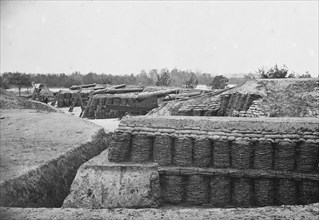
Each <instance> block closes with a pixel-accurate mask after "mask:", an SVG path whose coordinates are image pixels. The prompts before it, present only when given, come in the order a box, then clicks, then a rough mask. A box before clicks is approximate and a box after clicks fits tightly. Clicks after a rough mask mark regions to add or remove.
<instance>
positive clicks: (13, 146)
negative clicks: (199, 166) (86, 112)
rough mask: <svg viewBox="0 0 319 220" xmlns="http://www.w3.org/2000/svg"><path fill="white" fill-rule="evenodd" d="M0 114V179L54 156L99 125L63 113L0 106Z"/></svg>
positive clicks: (91, 134)
mask: <svg viewBox="0 0 319 220" xmlns="http://www.w3.org/2000/svg"><path fill="white" fill-rule="evenodd" d="M0 114H1V126H0V130H1V160H0V174H1V181H4V180H7V179H9V178H13V177H16V176H19V175H21V174H23V173H25V172H27V171H29V170H31V169H32V168H34V167H35V166H39V165H41V164H44V163H45V162H46V161H49V160H52V159H54V158H56V157H57V156H58V155H59V154H61V153H62V152H66V151H69V150H71V149H73V148H74V147H75V146H78V145H80V144H81V143H83V142H85V141H87V140H88V139H90V138H91V137H92V136H93V135H94V134H95V133H96V132H97V131H98V130H100V129H101V127H100V126H97V125H95V124H93V123H91V122H89V121H87V120H81V119H78V118H75V117H73V116H70V115H67V114H63V113H52V112H50V113H48V112H45V111H37V110H33V109H10V110H1V111H0Z"/></svg>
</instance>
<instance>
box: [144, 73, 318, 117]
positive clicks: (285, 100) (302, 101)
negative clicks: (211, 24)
mask: <svg viewBox="0 0 319 220" xmlns="http://www.w3.org/2000/svg"><path fill="white" fill-rule="evenodd" d="M247 104H248V105H247ZM318 106H319V80H318V79H317V78H310V79H263V80H252V81H248V82H246V83H245V84H243V85H241V86H239V87H235V88H233V89H231V90H228V91H226V92H224V93H222V94H220V95H217V96H213V95H209V94H206V95H203V96H201V97H196V98H192V99H189V100H187V101H171V102H168V103H165V104H164V105H162V106H160V107H159V108H157V109H154V110H153V111H151V112H150V113H149V115H154V116H165V115H196V116H200V115H205V116H244V117H259V116H266V117H319V108H318ZM250 107H252V108H251V109H250ZM184 113H185V114H184ZM251 113H254V114H251ZM255 113H256V114H255Z"/></svg>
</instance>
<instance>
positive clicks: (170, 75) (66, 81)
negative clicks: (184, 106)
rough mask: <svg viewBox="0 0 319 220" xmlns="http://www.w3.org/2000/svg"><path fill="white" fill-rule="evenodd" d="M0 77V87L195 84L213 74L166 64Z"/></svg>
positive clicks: (205, 82) (204, 80)
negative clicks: (121, 72) (123, 70)
mask: <svg viewBox="0 0 319 220" xmlns="http://www.w3.org/2000/svg"><path fill="white" fill-rule="evenodd" d="M0 77H1V87H2V88H9V87H10V86H12V85H15V86H18V85H19V86H20V87H31V82H34V83H44V84H46V85H47V86H49V87H56V88H58V87H65V88H68V87H70V86H72V85H82V84H92V83H97V84H111V85H116V84H127V85H144V86H179V87H180V86H184V87H188V88H193V87H196V85H197V84H205V85H209V83H210V82H212V81H213V79H214V77H213V76H212V75H211V74H209V73H202V72H194V71H191V70H186V71H185V70H179V69H176V68H175V69H172V70H168V69H167V68H164V69H161V70H158V69H152V70H150V71H148V72H147V71H145V70H142V71H140V73H138V74H136V75H135V74H133V73H131V74H126V75H112V74H103V73H102V74H97V73H94V72H89V73H87V74H82V73H80V72H78V71H76V72H73V73H72V74H71V75H66V74H64V73H60V74H30V73H29V74H27V73H20V72H5V73H3V74H2V76H0Z"/></svg>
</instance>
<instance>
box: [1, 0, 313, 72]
mask: <svg viewBox="0 0 319 220" xmlns="http://www.w3.org/2000/svg"><path fill="white" fill-rule="evenodd" d="M275 63H278V64H279V65H283V64H286V66H288V68H289V70H292V71H295V72H297V73H305V72H306V71H309V72H310V73H311V74H312V75H313V76H317V74H318V1H307V2H304V1H300V2H298V1H282V2H276V1H265V2H257V1H241V2H237V1H234V2H232V1H226V2H222V1H213V2H208V1H200V2H190V1H184V2H183V1H175V2H166V1H152V2H143V1H136V2H135V1H120V2H115V1H114V2H112V1H108V2H104V1H70V2H68V1H58V2H55V1H43V2H38V1H31V2H27V1H1V72H2V73H3V72H6V71H21V72H27V73H31V72H32V73H61V72H64V73H67V74H69V73H72V72H74V71H80V72H81V73H87V72H89V71H93V72H97V73H103V72H104V73H107V74H108V73H111V74H130V73H139V72H140V70H142V69H145V70H149V69H152V68H157V69H161V68H164V67H167V68H169V69H172V68H174V67H177V68H179V69H184V70H188V69H192V70H194V71H198V70H201V71H203V72H208V73H212V74H232V73H249V72H254V71H256V70H257V68H259V67H261V66H270V65H274V64H275Z"/></svg>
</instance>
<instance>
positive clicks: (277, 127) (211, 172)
mask: <svg viewBox="0 0 319 220" xmlns="http://www.w3.org/2000/svg"><path fill="white" fill-rule="evenodd" d="M111 146H112V147H111V148H110V153H109V160H110V161H113V162H128V161H130V162H138V163H144V162H150V161H154V162H157V163H158V164H159V166H160V167H159V172H160V182H161V187H162V199H163V201H164V203H172V204H186V205H194V204H195V205H210V206H215V207H216V206H217V207H228V206H242V207H245V206H265V205H282V204H308V203H314V202H318V201H319V167H318V162H319V120H318V119H315V118H311V119H309V118H308V119H305V118H276V119H274V118H263V119H262V118H245V119H243V118H231V117H226V118H225V117H223V118H221V117H217V118H215V117H209V118H207V117H192V118H188V117H177V116H175V117H165V118H164V117H163V118H162V117H156V118H155V117H127V118H125V119H124V120H122V122H121V124H120V126H119V129H118V130H117V132H116V133H115V134H114V137H113V143H112V145H111Z"/></svg>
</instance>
